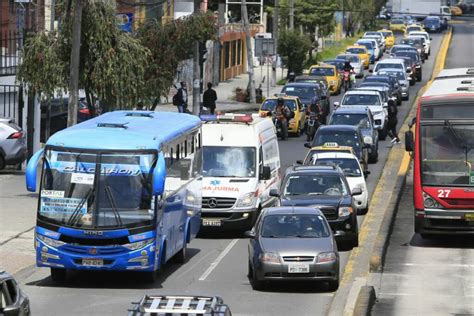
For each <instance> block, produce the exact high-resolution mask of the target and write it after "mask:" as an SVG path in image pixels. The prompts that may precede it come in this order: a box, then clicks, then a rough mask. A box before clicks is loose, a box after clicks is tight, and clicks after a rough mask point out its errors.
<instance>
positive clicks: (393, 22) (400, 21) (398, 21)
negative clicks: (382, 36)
mask: <svg viewBox="0 0 474 316" xmlns="http://www.w3.org/2000/svg"><path fill="white" fill-rule="evenodd" d="M390 24H405V21H403V20H392V21H391V22H390Z"/></svg>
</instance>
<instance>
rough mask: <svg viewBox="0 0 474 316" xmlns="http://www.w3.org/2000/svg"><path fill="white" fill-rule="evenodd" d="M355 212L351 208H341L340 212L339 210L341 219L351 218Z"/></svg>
mask: <svg viewBox="0 0 474 316" xmlns="http://www.w3.org/2000/svg"><path fill="white" fill-rule="evenodd" d="M353 211H354V210H353V209H352V207H351V206H341V207H339V210H338V212H339V216H340V217H343V216H349V215H351V214H352V212H353Z"/></svg>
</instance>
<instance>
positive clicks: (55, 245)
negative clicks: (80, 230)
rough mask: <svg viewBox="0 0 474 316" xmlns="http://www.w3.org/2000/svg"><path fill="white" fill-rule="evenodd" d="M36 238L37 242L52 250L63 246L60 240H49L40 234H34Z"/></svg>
mask: <svg viewBox="0 0 474 316" xmlns="http://www.w3.org/2000/svg"><path fill="white" fill-rule="evenodd" d="M36 238H38V239H39V240H41V241H42V242H44V243H45V244H46V245H48V246H50V247H53V248H58V247H60V246H62V245H64V242H62V241H60V240H56V239H53V238H49V237H46V236H43V235H40V234H36Z"/></svg>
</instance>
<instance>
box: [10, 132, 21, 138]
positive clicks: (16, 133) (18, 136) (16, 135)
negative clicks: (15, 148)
mask: <svg viewBox="0 0 474 316" xmlns="http://www.w3.org/2000/svg"><path fill="white" fill-rule="evenodd" d="M22 137H23V133H22V132H15V133H13V134H11V135H10V136H8V137H7V138H8V139H19V138H22Z"/></svg>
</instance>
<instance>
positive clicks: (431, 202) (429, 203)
mask: <svg viewBox="0 0 474 316" xmlns="http://www.w3.org/2000/svg"><path fill="white" fill-rule="evenodd" d="M423 206H424V207H425V208H442V206H441V204H439V202H438V201H436V200H435V199H433V198H432V197H431V196H429V195H428V194H426V193H425V192H423Z"/></svg>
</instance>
